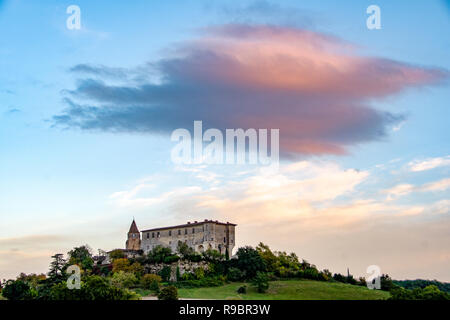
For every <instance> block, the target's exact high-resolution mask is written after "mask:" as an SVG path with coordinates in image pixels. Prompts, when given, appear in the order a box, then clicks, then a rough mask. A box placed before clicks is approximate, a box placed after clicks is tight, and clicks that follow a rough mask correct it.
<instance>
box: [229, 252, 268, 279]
mask: <svg viewBox="0 0 450 320" xmlns="http://www.w3.org/2000/svg"><path fill="white" fill-rule="evenodd" d="M236 255H237V257H238V260H237V267H238V268H239V269H240V270H242V271H244V272H245V274H246V277H247V278H248V279H250V278H254V277H255V276H256V274H257V272H258V271H261V272H265V271H266V263H265V262H264V260H263V259H262V258H261V256H260V254H259V253H258V251H256V250H255V249H253V248H252V247H250V246H246V247H243V248H239V249H238V251H237V253H236Z"/></svg>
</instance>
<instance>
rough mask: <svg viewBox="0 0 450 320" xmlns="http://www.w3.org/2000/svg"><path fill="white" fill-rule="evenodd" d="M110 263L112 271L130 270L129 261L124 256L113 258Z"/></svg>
mask: <svg viewBox="0 0 450 320" xmlns="http://www.w3.org/2000/svg"><path fill="white" fill-rule="evenodd" d="M112 265H113V269H112V271H113V272H114V273H115V272H119V271H124V272H128V271H129V270H130V261H129V260H128V259H126V258H119V259H115V260H114V261H113V263H112Z"/></svg>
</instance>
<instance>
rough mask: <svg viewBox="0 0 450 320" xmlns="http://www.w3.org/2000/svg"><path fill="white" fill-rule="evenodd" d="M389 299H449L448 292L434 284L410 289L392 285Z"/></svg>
mask: <svg viewBox="0 0 450 320" xmlns="http://www.w3.org/2000/svg"><path fill="white" fill-rule="evenodd" d="M390 293H391V297H390V298H389V299H391V300H450V294H448V293H446V292H444V291H441V290H439V288H438V287H437V286H435V285H429V286H426V287H425V288H419V287H418V288H414V289H412V290H409V289H405V288H402V287H394V288H392V290H391V291H390Z"/></svg>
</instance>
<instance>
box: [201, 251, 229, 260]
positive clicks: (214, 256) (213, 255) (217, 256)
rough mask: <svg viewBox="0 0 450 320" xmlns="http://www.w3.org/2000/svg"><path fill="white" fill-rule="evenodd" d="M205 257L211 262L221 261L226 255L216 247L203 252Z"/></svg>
mask: <svg viewBox="0 0 450 320" xmlns="http://www.w3.org/2000/svg"><path fill="white" fill-rule="evenodd" d="M202 256H203V259H204V260H205V261H209V262H220V261H223V260H224V259H225V256H224V255H223V254H221V253H220V252H219V251H217V250H215V249H208V250H206V251H205V252H203V253H202Z"/></svg>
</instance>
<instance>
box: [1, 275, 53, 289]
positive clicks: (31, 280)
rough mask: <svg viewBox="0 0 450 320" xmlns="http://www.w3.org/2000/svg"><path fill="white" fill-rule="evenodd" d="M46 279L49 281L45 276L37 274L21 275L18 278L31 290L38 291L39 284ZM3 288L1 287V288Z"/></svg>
mask: <svg viewBox="0 0 450 320" xmlns="http://www.w3.org/2000/svg"><path fill="white" fill-rule="evenodd" d="M45 279H47V277H46V275H45V274H43V273H42V274H35V273H31V274H25V273H23V272H22V273H21V274H20V275H19V276H18V277H17V280H21V281H23V282H26V283H28V284H29V285H30V286H31V288H34V289H37V286H38V284H39V283H41V282H43V281H44V280H45ZM0 288H1V286H0Z"/></svg>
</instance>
